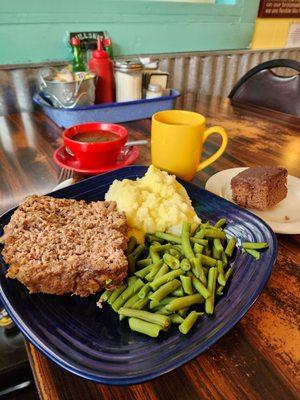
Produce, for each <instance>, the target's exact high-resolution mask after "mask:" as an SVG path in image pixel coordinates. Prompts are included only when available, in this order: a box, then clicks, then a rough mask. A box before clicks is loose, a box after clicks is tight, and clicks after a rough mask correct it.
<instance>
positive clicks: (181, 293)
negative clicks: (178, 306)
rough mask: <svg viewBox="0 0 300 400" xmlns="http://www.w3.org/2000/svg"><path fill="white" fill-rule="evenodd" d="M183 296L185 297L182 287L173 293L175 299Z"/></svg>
mask: <svg viewBox="0 0 300 400" xmlns="http://www.w3.org/2000/svg"><path fill="white" fill-rule="evenodd" d="M183 295H184V293H183V288H182V287H180V288H178V289H176V290H174V292H172V293H171V296H175V297H182V296H183Z"/></svg>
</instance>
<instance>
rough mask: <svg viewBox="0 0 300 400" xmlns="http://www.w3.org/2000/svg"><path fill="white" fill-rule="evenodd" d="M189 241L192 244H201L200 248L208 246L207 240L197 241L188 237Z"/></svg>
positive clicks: (197, 239)
mask: <svg viewBox="0 0 300 400" xmlns="http://www.w3.org/2000/svg"><path fill="white" fill-rule="evenodd" d="M190 241H191V242H192V243H197V244H201V246H207V245H208V240H206V239H199V238H195V237H190Z"/></svg>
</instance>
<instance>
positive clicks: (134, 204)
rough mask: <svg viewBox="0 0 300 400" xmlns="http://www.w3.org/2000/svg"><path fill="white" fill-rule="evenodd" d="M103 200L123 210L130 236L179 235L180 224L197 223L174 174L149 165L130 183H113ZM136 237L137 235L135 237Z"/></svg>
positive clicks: (197, 220) (187, 198) (197, 219)
mask: <svg viewBox="0 0 300 400" xmlns="http://www.w3.org/2000/svg"><path fill="white" fill-rule="evenodd" d="M105 200H112V201H116V202H117V206H118V210H119V211H124V212H125V214H126V217H127V223H128V226H129V228H131V232H130V233H131V234H133V233H134V235H135V236H138V237H141V236H140V235H139V234H138V233H139V231H140V233H142V234H144V233H153V232H156V231H167V232H172V233H175V234H179V233H180V230H181V224H182V221H189V222H191V224H192V228H195V227H196V225H198V224H199V222H200V219H199V218H198V217H197V215H196V213H195V210H194V208H193V207H192V205H191V200H190V198H189V197H188V195H187V192H186V190H185V189H184V187H183V186H182V185H180V183H178V182H177V181H176V178H175V176H174V175H169V174H168V173H167V172H164V171H160V170H159V169H157V168H155V167H154V166H153V165H151V166H150V167H149V169H148V171H147V172H146V174H145V176H144V177H143V178H140V179H137V180H136V181H132V180H129V179H124V180H123V181H118V180H115V181H114V182H113V183H112V185H111V186H110V188H109V190H108V192H107V193H106V195H105ZM137 234H138V235H137Z"/></svg>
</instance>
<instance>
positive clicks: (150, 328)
mask: <svg viewBox="0 0 300 400" xmlns="http://www.w3.org/2000/svg"><path fill="white" fill-rule="evenodd" d="M128 324H129V327H130V329H131V330H132V331H135V332H139V333H143V334H144V335H148V336H151V337H158V335H159V332H160V331H161V330H162V327H161V326H160V325H157V324H152V323H151V322H146V321H143V320H141V319H139V318H129V320H128Z"/></svg>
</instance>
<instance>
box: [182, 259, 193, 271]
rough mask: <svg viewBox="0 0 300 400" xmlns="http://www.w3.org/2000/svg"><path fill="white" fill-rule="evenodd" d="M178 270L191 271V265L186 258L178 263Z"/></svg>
mask: <svg viewBox="0 0 300 400" xmlns="http://www.w3.org/2000/svg"><path fill="white" fill-rule="evenodd" d="M180 268H181V269H182V270H183V271H189V270H190V269H191V263H190V262H189V260H188V259H187V258H183V259H182V260H181V263H180Z"/></svg>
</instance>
